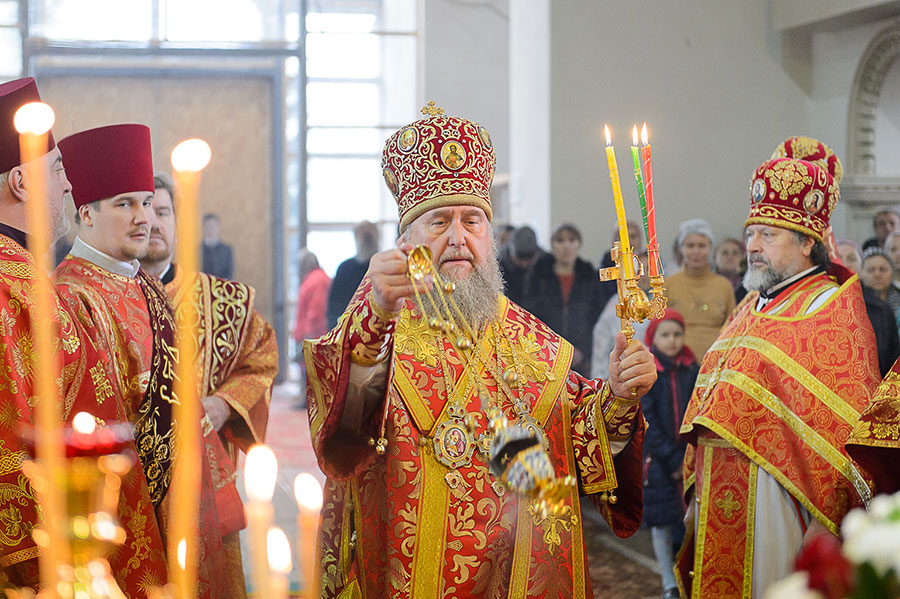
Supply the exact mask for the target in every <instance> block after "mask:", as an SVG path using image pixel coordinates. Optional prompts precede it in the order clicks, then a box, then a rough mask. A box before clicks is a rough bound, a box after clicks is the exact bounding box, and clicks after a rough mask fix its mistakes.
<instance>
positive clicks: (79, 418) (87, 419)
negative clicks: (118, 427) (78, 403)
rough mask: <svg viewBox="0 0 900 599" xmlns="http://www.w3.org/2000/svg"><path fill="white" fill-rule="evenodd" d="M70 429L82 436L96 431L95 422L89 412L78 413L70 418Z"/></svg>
mask: <svg viewBox="0 0 900 599" xmlns="http://www.w3.org/2000/svg"><path fill="white" fill-rule="evenodd" d="M72 428H73V429H75V431H77V432H79V433H82V434H84V435H90V434H91V433H93V432H94V431H95V430H96V429H97V422H96V421H95V420H94V417H93V416H91V414H90V413H89V412H78V413H77V414H75V417H74V418H72Z"/></svg>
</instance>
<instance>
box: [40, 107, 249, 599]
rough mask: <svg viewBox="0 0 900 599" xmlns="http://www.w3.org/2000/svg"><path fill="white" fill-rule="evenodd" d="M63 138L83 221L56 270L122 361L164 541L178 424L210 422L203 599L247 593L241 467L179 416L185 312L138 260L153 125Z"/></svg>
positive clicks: (147, 207)
mask: <svg viewBox="0 0 900 599" xmlns="http://www.w3.org/2000/svg"><path fill="white" fill-rule="evenodd" d="M59 144H60V148H61V150H62V151H63V153H65V154H67V155H69V156H70V157H71V158H70V160H69V164H68V165H67V170H68V174H69V178H70V180H71V181H72V196H73V198H74V200H75V206H76V209H77V219H76V220H77V221H78V223H79V227H78V236H77V237H76V238H75V242H74V245H73V246H72V249H71V251H70V252H69V255H68V256H66V259H65V260H64V261H63V262H62V263H61V264H60V265H59V267H57V269H56V272H55V279H56V282H57V286H58V288H59V291H60V293H61V294H62V295H63V296H64V297H66V299H67V300H68V301H69V303H70V305H72V306H78V307H80V308H82V309H83V311H84V312H85V313H86V315H87V317H88V319H89V322H88V323H86V324H87V326H89V327H90V329H89V330H91V331H92V333H93V335H94V337H95V341H96V342H97V343H98V345H100V346H102V347H104V348H106V349H107V351H109V353H110V355H111V356H112V359H113V361H114V363H115V366H116V378H117V381H116V382H117V384H118V387H119V388H120V389H121V390H122V394H123V395H122V398H123V401H124V404H125V412H126V416H127V417H128V420H129V421H130V422H132V423H133V424H134V427H135V437H136V441H137V448H138V456H139V458H140V462H141V466H142V468H143V472H144V476H145V478H146V480H147V484H148V486H149V493H150V499H151V501H152V502H153V506H154V508H155V513H156V517H157V520H158V522H159V525H160V531H161V534H162V537H163V541H166V532H167V528H168V526H167V523H168V515H169V513H170V505H169V504H170V502H169V495H168V489H169V485H170V483H171V478H172V470H173V466H174V457H175V456H174V449H175V447H174V441H175V427H176V426H179V425H184V426H199V427H201V429H202V434H201V436H202V437H203V443H204V445H203V448H202V459H203V468H202V472H203V477H202V481H201V497H200V514H199V535H200V538H199V541H200V549H199V551H200V555H201V559H200V569H199V582H198V594H199V597H201V598H203V599H207V598H209V599H213V598H223V599H224V598H229V599H230V598H233V597H241V596H243V595H244V594H245V592H246V591H245V587H244V584H243V581H242V580H241V576H240V572H234V571H233V568H231V569H230V568H229V566H230V562H229V561H228V558H227V556H228V553H227V552H225V551H224V550H223V538H224V537H226V536H227V535H229V534H231V533H234V532H236V531H237V530H239V529H240V528H243V525H244V521H243V509H242V505H241V500H240V497H239V495H238V493H237V489H236V487H235V484H234V480H233V479H231V480H229V479H225V480H222V478H221V476H220V474H221V472H223V471H232V470H233V469H234V466H233V464H231V460H230V458H229V456H228V454H227V452H226V451H225V448H224V447H223V445H222V442H221V440H220V439H219V437H218V435H217V434H216V433H215V430H214V428H213V426H212V424H211V422H210V420H209V418H208V417H207V416H206V415H205V413H204V414H203V416H202V418H201V420H200V422H193V423H176V422H175V421H174V419H173V410H172V405H173V403H175V402H176V401H177V398H176V397H175V396H174V392H173V376H174V367H175V360H176V357H175V332H176V324H175V317H174V313H173V311H172V309H171V306H170V305H169V300H168V298H167V296H166V294H165V291H164V290H163V288H162V285H161V284H160V282H159V281H158V280H156V279H155V278H153V277H150V276H148V275H147V274H145V273H144V272H143V271H141V270H140V263H139V262H138V258H140V257H141V256H143V255H144V254H145V253H146V251H147V246H148V242H149V238H150V218H151V203H152V200H153V166H152V163H151V152H150V130H149V129H148V128H147V127H145V126H143V125H131V124H129V125H111V126H107V127H100V128H97V129H90V130H88V131H83V132H81V133H76V134H75V135H72V136H70V137H67V138H66V139H64V140H62V141H60V142H59Z"/></svg>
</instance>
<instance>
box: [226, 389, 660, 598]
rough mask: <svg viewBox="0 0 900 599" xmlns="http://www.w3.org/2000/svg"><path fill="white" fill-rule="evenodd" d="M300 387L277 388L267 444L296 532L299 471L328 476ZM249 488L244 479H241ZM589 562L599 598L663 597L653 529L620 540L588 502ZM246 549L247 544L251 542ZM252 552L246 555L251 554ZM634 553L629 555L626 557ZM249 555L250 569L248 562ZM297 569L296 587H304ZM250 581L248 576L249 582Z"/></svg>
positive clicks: (286, 515)
mask: <svg viewBox="0 0 900 599" xmlns="http://www.w3.org/2000/svg"><path fill="white" fill-rule="evenodd" d="M299 392H300V390H299V387H298V386H297V385H294V384H291V383H287V384H285V385H280V386H279V387H277V388H276V390H275V393H274V394H273V397H272V406H271V410H270V417H269V428H268V431H267V434H266V442H267V443H268V444H269V445H270V446H271V447H272V449H273V451H275V454H276V455H277V456H278V463H279V473H278V484H277V487H276V491H275V497H274V502H275V514H276V524H278V525H279V526H281V527H282V528H284V530H285V531H286V532H287V533H288V536H289V537H293V536H294V534H295V533H294V531H295V530H296V528H295V522H296V520H295V518H296V514H297V508H296V504H295V503H294V500H293V493H292V485H293V480H294V477H295V476H296V475H297V474H298V473H299V472H311V473H314V474H316V475H317V476H319V477H320V478H322V479H323V478H324V477H323V476H322V474H321V472H319V469H318V467H317V466H316V460H315V456H314V455H313V453H312V445H311V443H310V438H309V423H308V421H307V416H306V410H300V409H297V407H296V401H297V397H298V395H299ZM238 488H239V489H240V490H241V492H243V483H242V482H241V481H238ZM582 510H583V511H582V513H583V515H584V524H585V540H586V544H587V554H588V565H589V569H590V577H591V585H592V587H593V589H594V597H598V598H599V597H603V598H604V599H656V598H658V597H661V596H662V587H661V585H660V581H659V575H658V574H656V573H655V572H654V571H653V570H652V569H651V568H653V552H652V549H651V547H650V542H649V533H647V532H646V531H643V530H642V531H639V532H638V534H637V535H635V537H633V538H631V539H626V540H621V539H617V538H616V537H615V535H613V534H612V532H610V530H609V528H607V526H606V524H605V523H604V522H603V521H602V519H600V516H599V514H598V513H597V512H596V510H594V509H593V507H592V506H591V505H590V503H589V502H587V503H586V504H584V505H583V506H582ZM245 550H246V546H245ZM245 555H246V553H245ZM626 556H629V557H626ZM248 561H249V560H247V559H245V564H244V566H245V569H246V567H247V562H248ZM296 572H297V570H296V568H295V569H294V571H293V573H292V577H291V578H292V585H291V586H292V587H293V589H294V590H296V589H298V588H299V586H300V585H299V582H300V581H299V578H298V576H297V574H296ZM249 580H250V579H249V578H248V581H249Z"/></svg>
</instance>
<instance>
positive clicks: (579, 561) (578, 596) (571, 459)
mask: <svg viewBox="0 0 900 599" xmlns="http://www.w3.org/2000/svg"><path fill="white" fill-rule="evenodd" d="M560 403H561V404H562V412H563V421H562V425H563V439H564V440H565V444H566V456H565V457H566V467H567V469H568V471H569V473H571V474H575V473H577V470H578V467H577V465H576V464H575V448H574V447H572V414H571V412H570V410H569V402H568V401H567V400H565V399H563V401H561V402H560ZM597 436H601V435H600V434H599V433H598V435H597ZM603 436H605V435H603ZM603 456H604V464H605V462H606V460H605V457H606V452H605V451H604V452H603ZM613 478H615V476H613ZM585 492H587V491H585ZM569 501H571V502H572V511H574V512H575V517H576V518H577V520H576V521H575V524H574V525H573V526H572V538H571V540H572V594H573V597H574V598H575V599H584V574H585V572H584V528H583V526H582V520H581V502H580V501H579V498H578V488H577V487H572V488H571V490H570V491H569Z"/></svg>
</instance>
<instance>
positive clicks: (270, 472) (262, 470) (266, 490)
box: [244, 445, 278, 501]
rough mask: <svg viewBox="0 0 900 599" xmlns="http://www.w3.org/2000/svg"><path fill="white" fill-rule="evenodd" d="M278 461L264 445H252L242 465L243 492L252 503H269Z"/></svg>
mask: <svg viewBox="0 0 900 599" xmlns="http://www.w3.org/2000/svg"><path fill="white" fill-rule="evenodd" d="M277 475H278V460H277V459H276V458H275V452H273V451H272V450H271V449H270V448H269V447H268V446H266V445H254V446H253V447H251V448H250V451H249V452H247V459H246V463H245V464H244V490H245V491H246V492H247V496H248V497H250V499H253V500H254V501H271V500H272V494H273V493H274V492H275V477H276V476H277Z"/></svg>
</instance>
